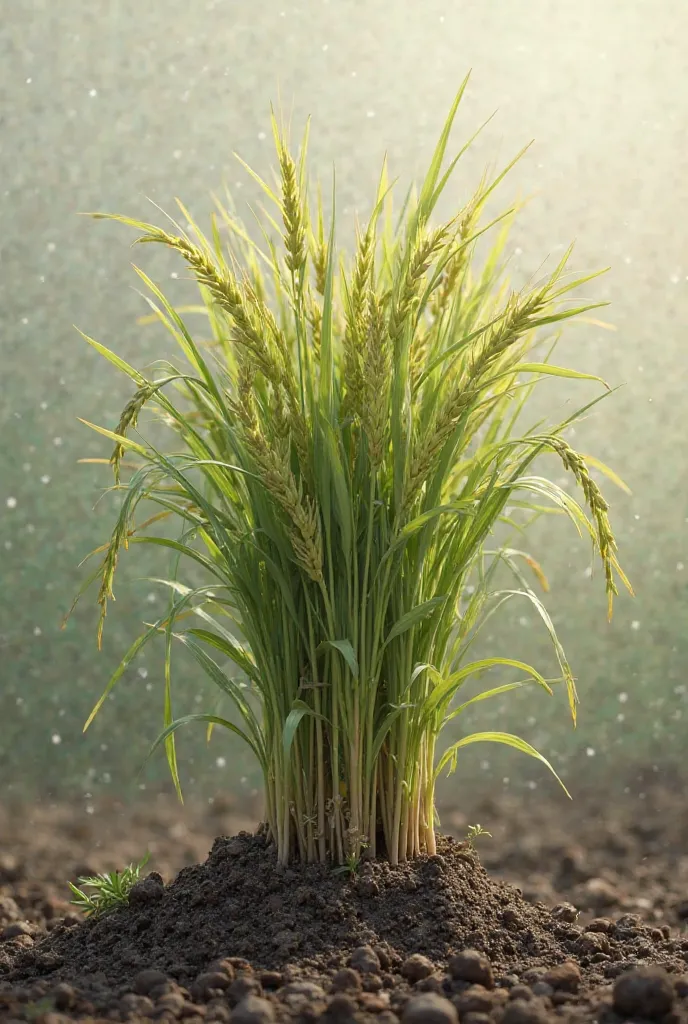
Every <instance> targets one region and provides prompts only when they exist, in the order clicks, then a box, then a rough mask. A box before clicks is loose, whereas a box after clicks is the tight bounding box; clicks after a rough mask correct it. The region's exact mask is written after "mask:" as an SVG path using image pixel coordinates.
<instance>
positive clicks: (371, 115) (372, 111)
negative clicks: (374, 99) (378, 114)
mask: <svg viewBox="0 0 688 1024" xmlns="http://www.w3.org/2000/svg"><path fill="white" fill-rule="evenodd" d="M366 117H375V111H374V110H369V111H367V113H366Z"/></svg>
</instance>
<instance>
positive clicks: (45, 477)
mask: <svg viewBox="0 0 688 1024" xmlns="http://www.w3.org/2000/svg"><path fill="white" fill-rule="evenodd" d="M41 483H42V484H49V483H50V477H49V476H48V474H47V473H44V474H43V476H42V477H41Z"/></svg>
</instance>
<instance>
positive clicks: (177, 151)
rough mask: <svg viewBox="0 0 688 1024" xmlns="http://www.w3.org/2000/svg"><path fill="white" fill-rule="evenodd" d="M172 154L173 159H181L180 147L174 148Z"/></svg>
mask: <svg viewBox="0 0 688 1024" xmlns="http://www.w3.org/2000/svg"><path fill="white" fill-rule="evenodd" d="M172 156H173V157H174V159H175V160H181V158H182V151H181V149H175V151H174V153H173V154H172Z"/></svg>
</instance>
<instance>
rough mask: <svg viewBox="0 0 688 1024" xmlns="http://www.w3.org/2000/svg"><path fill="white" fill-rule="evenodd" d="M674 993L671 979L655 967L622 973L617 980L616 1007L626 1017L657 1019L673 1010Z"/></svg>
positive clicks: (615, 983)
mask: <svg viewBox="0 0 688 1024" xmlns="http://www.w3.org/2000/svg"><path fill="white" fill-rule="evenodd" d="M674 996H675V990H674V986H673V985H672V983H671V979H670V978H669V977H668V976H667V975H666V974H665V973H664V972H663V971H658V970H656V969H655V968H652V967H644V968H642V967H641V968H639V969H638V970H635V971H631V972H629V973H628V974H622V975H621V977H620V978H617V979H616V981H615V982H614V1009H615V1010H616V1012H617V1013H618V1014H620V1015H622V1016H624V1015H625V1016H635V1017H648V1018H649V1019H650V1020H656V1019H657V1018H658V1017H663V1016H664V1014H666V1013H669V1011H670V1010H671V1008H672V1006H673V1005H674Z"/></svg>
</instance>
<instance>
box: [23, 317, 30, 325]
mask: <svg viewBox="0 0 688 1024" xmlns="http://www.w3.org/2000/svg"><path fill="white" fill-rule="evenodd" d="M28 322H29V318H28V316H23V317H22V323H23V324H24V327H26V325H27V324H28Z"/></svg>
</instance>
